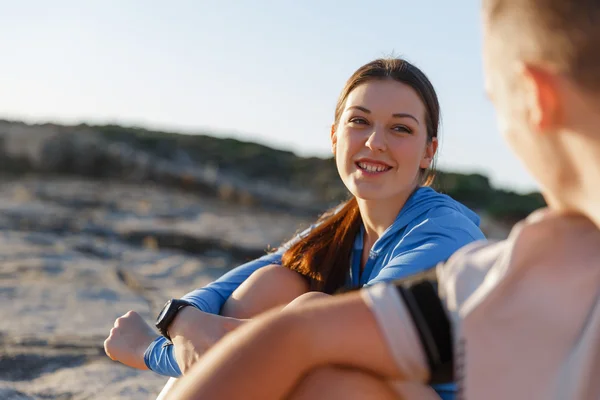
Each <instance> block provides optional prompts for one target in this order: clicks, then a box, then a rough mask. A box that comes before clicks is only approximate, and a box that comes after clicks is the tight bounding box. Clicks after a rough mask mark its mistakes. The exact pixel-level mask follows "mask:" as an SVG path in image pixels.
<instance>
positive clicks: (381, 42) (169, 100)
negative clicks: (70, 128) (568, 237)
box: [0, 0, 536, 190]
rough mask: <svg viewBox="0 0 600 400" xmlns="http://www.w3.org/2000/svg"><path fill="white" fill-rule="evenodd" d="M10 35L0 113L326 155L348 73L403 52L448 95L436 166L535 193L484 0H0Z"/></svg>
mask: <svg viewBox="0 0 600 400" xmlns="http://www.w3.org/2000/svg"><path fill="white" fill-rule="evenodd" d="M0 37H1V38H2V40H0V54H1V56H2V57H1V59H2V62H1V63H0V92H1V93H2V95H1V96H0V118H2V117H3V118H12V119H23V120H26V121H30V122H38V121H56V122H65V123H78V122H91V123H105V122H118V123H123V124H126V125H142V126H145V127H148V128H161V129H168V130H174V131H182V132H186V133H193V132H198V131H201V130H205V129H206V130H213V131H215V132H216V133H217V134H221V135H227V136H234V137H238V138H242V139H247V140H255V141H259V142H262V143H265V144H268V145H271V146H273V147H278V148H284V149H289V150H293V151H294V152H296V153H298V154H301V155H321V156H325V155H329V154H330V143H329V126H330V124H331V121H332V118H333V109H334V106H335V102H336V99H337V96H338V94H339V92H340V90H341V89H342V86H343V85H344V82H345V81H346V79H347V78H348V77H349V76H350V74H351V73H352V72H353V71H354V70H355V69H356V68H358V67H359V66H361V65H362V64H364V63H366V62H368V61H370V60H372V59H374V58H377V57H381V56H388V55H396V56H404V57H406V58H407V59H408V60H410V61H412V62H413V63H415V64H416V65H418V66H419V67H420V68H422V69H423V70H424V72H425V73H426V74H427V75H428V76H429V78H430V79H431V80H432V82H433V84H434V86H435V87H436V89H437V91H438V95H439V97H440V101H441V105H442V113H443V126H442V135H443V136H442V137H443V138H442V146H441V149H440V151H441V152H440V159H439V161H440V166H441V167H442V168H446V169H452V170H458V171H466V172H481V173H484V174H487V175H489V176H490V177H491V178H492V182H493V183H494V184H496V185H501V186H503V187H506V188H514V189H518V190H530V189H536V186H535V184H534V183H533V181H532V179H531V178H530V176H529V175H528V174H527V173H526V172H525V170H524V168H523V167H522V166H521V164H520V162H519V161H518V160H517V159H516V158H515V157H514V156H513V155H512V154H511V153H510V151H509V150H508V148H507V146H506V144H505V143H504V142H503V140H502V138H501V137H500V135H499V134H498V131H497V129H496V124H495V116H494V110H493V108H492V106H491V104H490V103H489V101H488V100H487V99H486V98H485V95H484V91H483V76H482V65H481V28H480V22H479V1H477V0H460V1H447V0H413V1H405V0H390V1H387V0H386V1H382V0H381V1H375V0H373V1H370V2H366V1H354V0H350V1H343V2H342V1H339V2H338V1H334V0H256V1H249V0H247V1H246V0H244V1H243V0H237V1H219V0H214V1H200V0H196V1H191V0H190V1H183V0H180V1H177V0H174V1H171V2H170V3H169V4H168V5H167V2H166V1H148V0H146V1H144V0H119V1H115V0H112V1H107V0H103V1H99V0H94V1H91V0H90V1H81V0H79V1H75V0H72V1H68V0H55V1H45V0H38V1H33V0H19V1H8V0H0Z"/></svg>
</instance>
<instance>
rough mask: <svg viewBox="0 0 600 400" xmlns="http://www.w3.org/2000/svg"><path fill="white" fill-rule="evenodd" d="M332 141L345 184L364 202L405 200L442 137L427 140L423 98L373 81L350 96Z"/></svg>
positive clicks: (395, 85)
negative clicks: (420, 170)
mask: <svg viewBox="0 0 600 400" xmlns="http://www.w3.org/2000/svg"><path fill="white" fill-rule="evenodd" d="M331 139H332V145H333V151H334V154H335V159H336V164H337V168H338V172H339V174H340V176H341V178H342V181H343V182H344V184H345V185H346V187H347V188H348V190H349V191H350V192H351V193H352V194H353V195H354V196H356V197H357V198H359V199H363V200H393V199H394V198H398V199H399V200H401V199H404V200H406V197H407V196H408V194H409V193H410V192H412V190H413V189H414V188H415V187H416V186H417V184H418V180H419V169H420V168H428V167H429V166H430V164H431V162H432V159H433V156H434V154H435V151H436V150H437V139H435V138H434V139H433V140H432V141H429V142H428V140H427V126H426V121H425V105H424V104H423V102H422V101H421V99H420V97H419V95H418V94H417V92H416V91H415V90H414V89H413V88H412V87H410V86H408V85H406V84H404V83H401V82H398V81H394V80H372V81H368V82H366V83H364V84H362V85H360V86H357V87H356V88H355V89H354V90H353V91H352V92H350V94H349V95H348V98H347V100H346V104H345V106H344V109H343V112H342V113H341V116H340V120H339V122H338V123H337V125H334V126H333V127H332V132H331Z"/></svg>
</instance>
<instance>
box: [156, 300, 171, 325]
mask: <svg viewBox="0 0 600 400" xmlns="http://www.w3.org/2000/svg"><path fill="white" fill-rule="evenodd" d="M171 302H172V300H169V301H167V304H165V306H164V307H163V309H162V310H161V312H160V314H159V315H158V318H156V322H160V321H162V320H163V318H164V317H165V315H166V314H167V312H168V311H169V308H170V306H171Z"/></svg>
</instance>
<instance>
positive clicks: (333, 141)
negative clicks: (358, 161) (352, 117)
mask: <svg viewBox="0 0 600 400" xmlns="http://www.w3.org/2000/svg"><path fill="white" fill-rule="evenodd" d="M336 144H337V133H336V131H335V124H331V151H332V152H333V154H334V155H335V146H336Z"/></svg>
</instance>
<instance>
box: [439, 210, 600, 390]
mask: <svg viewBox="0 0 600 400" xmlns="http://www.w3.org/2000/svg"><path fill="white" fill-rule="evenodd" d="M439 282H440V285H441V287H440V291H441V294H442V297H444V300H445V302H446V304H447V306H448V308H449V310H450V313H451V314H452V319H453V320H454V323H455V338H456V340H457V343H456V348H457V352H456V355H455V362H456V364H457V371H458V372H457V373H458V374H459V375H460V376H458V379H459V381H460V383H459V391H460V392H461V393H462V394H463V395H464V396H465V397H466V398H473V399H479V398H486V399H493V398H497V399H509V398H510V399H552V398H555V399H567V398H569V399H575V398H577V399H591V398H593V399H596V398H600V380H598V379H597V377H598V376H600V354H598V353H599V351H600V305H599V301H598V300H599V298H598V294H599V293H600V231H599V230H598V229H597V227H596V226H595V225H594V224H592V223H591V222H590V221H588V220H587V219H585V218H583V217H567V216H557V215H551V214H549V213H542V212H540V213H537V214H534V215H533V216H531V217H530V218H529V219H528V220H526V221H524V222H522V223H520V224H519V225H517V226H516V227H515V229H514V230H513V232H512V234H511V236H510V237H509V238H508V239H507V240H506V241H505V242H500V243H496V244H477V245H474V246H469V247H467V248H465V249H464V250H462V251H460V252H459V253H458V254H457V255H455V256H454V257H453V258H452V259H451V260H450V261H449V262H448V263H447V264H446V265H445V266H443V267H441V268H440V270H439Z"/></svg>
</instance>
